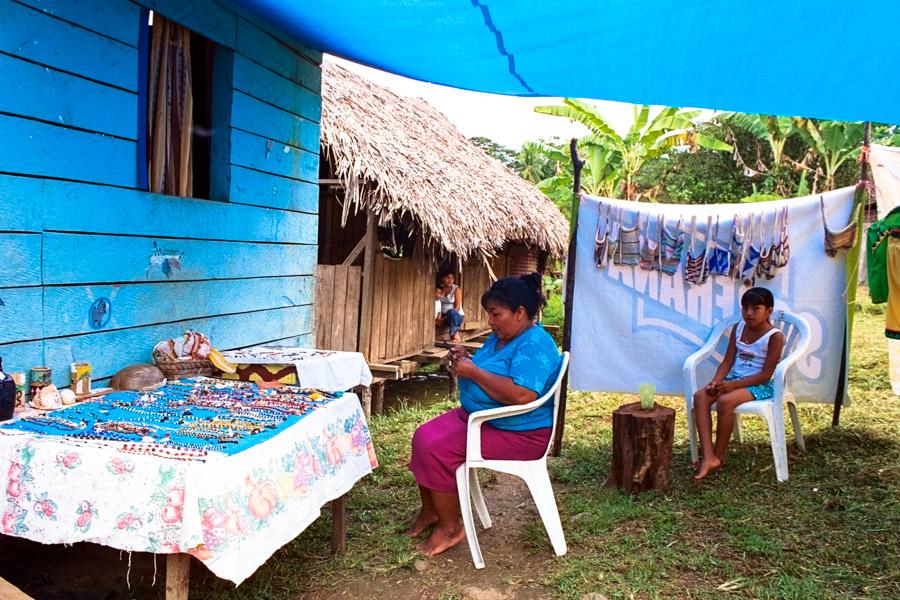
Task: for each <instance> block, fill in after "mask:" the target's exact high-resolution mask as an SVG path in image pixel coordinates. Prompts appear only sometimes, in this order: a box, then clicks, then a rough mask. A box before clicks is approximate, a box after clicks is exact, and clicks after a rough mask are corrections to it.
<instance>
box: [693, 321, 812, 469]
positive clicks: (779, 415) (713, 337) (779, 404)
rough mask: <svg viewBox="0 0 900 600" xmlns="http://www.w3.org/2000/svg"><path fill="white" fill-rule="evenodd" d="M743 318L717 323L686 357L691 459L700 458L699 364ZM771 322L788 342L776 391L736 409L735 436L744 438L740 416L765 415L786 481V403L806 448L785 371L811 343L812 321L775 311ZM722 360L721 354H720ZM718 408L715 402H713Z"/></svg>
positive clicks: (799, 440) (775, 380)
mask: <svg viewBox="0 0 900 600" xmlns="http://www.w3.org/2000/svg"><path fill="white" fill-rule="evenodd" d="M740 320H741V316H740V315H737V316H734V317H732V318H731V319H726V320H725V321H722V322H721V323H719V324H718V325H716V326H715V327H714V328H713V330H712V332H711V333H710V335H709V338H707V340H706V344H704V345H703V347H702V348H700V349H699V350H697V351H696V352H694V353H693V354H691V355H690V356H689V357H687V360H685V361H684V370H683V373H684V401H685V404H686V405H687V422H688V439H689V441H690V446H691V460H693V461H696V460H697V424H696V422H695V421H694V406H693V405H694V392H696V391H697V390H698V389H699V388H700V385H704V384H705V383H706V382H702V383H699V384H698V381H697V367H698V366H699V365H700V364H701V363H702V362H703V361H704V359H706V358H708V357H710V356H714V354H715V351H716V348H717V347H718V346H719V344H720V341H721V338H722V336H723V335H724V336H725V339H726V340H727V339H728V336H729V335H730V334H731V328H732V327H734V326H735V325H737V323H739V322H740ZM772 322H773V324H774V325H775V327H778V328H779V329H780V330H781V332H782V333H783V334H784V338H785V344H784V350H783V352H782V359H781V360H780V361H779V362H778V366H777V367H775V374H774V375H773V383H774V387H775V390H774V394H773V395H772V399H771V400H753V401H750V402H745V403H744V404H741V405H740V406H738V407H737V408H736V409H735V411H734V412H735V419H734V437H735V439H736V440H738V441H740V440H741V425H740V415H742V414H754V415H759V416H761V417H763V418H764V419H765V420H766V423H767V424H768V426H769V442H770V443H771V445H772V457H773V459H774V461H775V477H776V478H777V479H778V481H787V479H788V464H787V442H786V440H785V428H784V408H783V406H784V403H785V402H786V403H787V405H788V410H789V411H790V414H791V423H792V424H793V426H794V442H795V443H796V445H797V448H799V449H800V450H806V445H805V444H804V443H803V434H802V433H801V432H800V419H799V418H798V416H797V405H796V402H795V401H794V397H793V396H792V395H791V394H789V393H788V394H785V392H784V385H785V373H786V372H787V370H788V368H790V366H791V365H793V364H794V363H795V362H797V359H799V358H800V356H802V355H803V353H804V352H806V349H807V347H808V346H809V342H810V329H809V323H807V322H806V320H805V319H804V318H803V317H801V316H799V315H795V314H793V313H789V312H787V311H784V310H776V311H773V312H772ZM717 358H719V359H721V356H717ZM713 408H715V404H713Z"/></svg>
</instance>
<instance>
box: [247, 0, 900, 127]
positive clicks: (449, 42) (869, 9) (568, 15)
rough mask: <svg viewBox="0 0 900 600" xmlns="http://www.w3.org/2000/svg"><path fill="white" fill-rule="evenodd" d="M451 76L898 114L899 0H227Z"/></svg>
mask: <svg viewBox="0 0 900 600" xmlns="http://www.w3.org/2000/svg"><path fill="white" fill-rule="evenodd" d="M235 1H237V2H238V3H239V4H241V5H243V6H245V7H246V8H248V9H250V10H251V11H252V12H253V13H255V14H257V15H259V16H261V17H262V18H264V19H265V20H268V21H269V22H270V23H272V24H273V25H275V26H276V27H278V28H279V29H282V30H283V31H285V32H286V33H288V34H290V35H293V36H295V37H297V38H298V39H300V40H301V41H303V42H305V43H306V44H308V45H309V46H311V47H313V48H315V49H318V50H322V51H324V52H328V53H331V54H335V55H337V56H341V57H344V58H347V59H350V60H353V61H355V62H359V63H362V64H366V65H369V66H372V67H376V68H379V69H383V70H385V71H390V72H392V73H397V74H399V75H405V76H407V77H411V78H413V79H419V80H423V81H430V82H433V83H439V84H444V85H449V86H453V87H457V88H463V89H469V90H478V91H482V92H492V93H497V94H509V95H514V96H568V97H577V98H595V99H602V100H619V101H624V102H634V103H644V104H665V105H669V106H691V107H701V108H714V109H721V110H735V111H741V112H749V113H766V114H777V115H798V116H807V117H818V118H823V119H837V120H847V121H862V120H871V121H876V122H884V123H900V77H898V76H897V72H896V65H897V61H898V59H900V35H898V34H897V32H896V30H895V29H894V28H895V27H896V26H897V24H898V23H900V1H897V0H858V1H856V2H846V1H845V0H757V1H756V2H746V1H745V0H594V1H589V0H566V1H561V0H235Z"/></svg>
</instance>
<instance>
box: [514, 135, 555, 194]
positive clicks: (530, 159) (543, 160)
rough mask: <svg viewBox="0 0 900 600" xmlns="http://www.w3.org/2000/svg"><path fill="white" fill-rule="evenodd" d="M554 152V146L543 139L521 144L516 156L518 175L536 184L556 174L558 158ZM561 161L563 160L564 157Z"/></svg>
mask: <svg viewBox="0 0 900 600" xmlns="http://www.w3.org/2000/svg"><path fill="white" fill-rule="evenodd" d="M557 145H558V144H557ZM556 152H557V148H556V147H555V146H553V145H551V144H550V143H548V142H544V141H543V140H541V141H538V142H525V143H524V144H522V149H521V150H519V154H518V155H517V156H516V161H517V163H518V166H519V177H521V178H522V179H524V180H525V181H530V182H531V183H534V184H538V183H540V182H542V181H543V180H545V179H547V178H549V177H553V176H554V175H556V173H557V172H558V171H559V170H560V158H559V157H558V156H556ZM562 162H565V160H564V157H563V160H562Z"/></svg>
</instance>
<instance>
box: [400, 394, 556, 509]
mask: <svg viewBox="0 0 900 600" xmlns="http://www.w3.org/2000/svg"><path fill="white" fill-rule="evenodd" d="M468 419H469V413H467V412H466V411H465V410H463V409H462V407H458V408H454V409H453V410H450V411H447V412H445V413H444V414H442V415H440V416H437V417H435V418H433V419H431V420H430V421H427V422H425V423H423V424H422V425H420V426H419V428H418V429H416V433H415V434H414V435H413V439H412V458H411V459H410V461H409V470H410V471H412V474H413V475H414V476H415V478H416V481H417V482H418V483H419V485H421V486H423V487H426V488H428V489H432V490H437V491H439V492H454V493H455V492H456V469H457V467H459V465H461V464H463V463H464V462H465V460H466V427H467V425H468ZM551 432H552V429H551V428H550V427H544V428H542V429H532V430H530V431H506V430H503V429H496V428H494V427H491V426H490V425H489V424H487V423H485V424H484V425H482V426H481V455H482V456H483V457H485V458H492V459H500V460H503V459H507V460H536V459H538V458H540V457H541V456H543V455H544V452H545V451H546V450H547V445H548V444H549V443H550V433H551Z"/></svg>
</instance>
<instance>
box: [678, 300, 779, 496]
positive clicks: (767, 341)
mask: <svg viewBox="0 0 900 600" xmlns="http://www.w3.org/2000/svg"><path fill="white" fill-rule="evenodd" d="M774 306H775V299H774V298H773V297H772V292H770V291H769V290H767V289H765V288H759V287H755V288H750V289H749V290H747V291H746V292H745V293H744V295H743V296H742V297H741V317H742V319H743V320H742V321H741V322H740V323H738V324H737V327H735V328H734V331H733V332H732V334H731V337H730V339H729V340H728V350H726V351H725V357H724V359H723V360H722V364H720V365H719V368H718V369H716V374H715V375H713V378H712V381H710V382H709V383H708V384H707V385H706V387H703V388H701V389H699V390H697V391H696V392H695V393H694V398H693V410H692V412H693V414H694V417H695V418H696V423H697V435H698V437H699V438H700V445H701V446H702V448H703V460H702V461H701V462H700V463H699V464H697V465H695V468H696V469H697V474H696V475H695V476H694V479H703V478H704V477H706V476H707V475H708V474H709V473H711V472H712V471H715V470H716V469H718V468H719V467H721V466H722V463H723V462H724V461H725V451H726V450H727V448H728V438H729V437H731V430H732V428H733V427H734V409H735V408H737V407H738V406H740V405H741V404H743V403H745V402H751V401H753V400H757V401H764V400H769V399H771V398H772V394H773V385H772V375H773V374H774V373H775V367H776V365H777V364H778V361H779V360H781V351H782V350H784V335H783V334H782V333H781V332H780V331H779V330H778V329H777V328H776V327H774V326H773V325H772V323H771V322H770V321H769V318H770V317H771V316H772V310H773V309H774ZM713 406H715V409H716V412H717V413H718V418H717V419H716V441H715V447H713V440H712V408H713Z"/></svg>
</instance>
